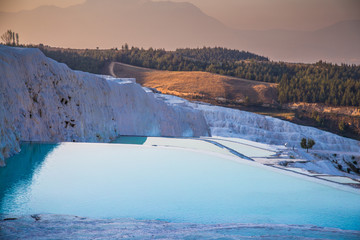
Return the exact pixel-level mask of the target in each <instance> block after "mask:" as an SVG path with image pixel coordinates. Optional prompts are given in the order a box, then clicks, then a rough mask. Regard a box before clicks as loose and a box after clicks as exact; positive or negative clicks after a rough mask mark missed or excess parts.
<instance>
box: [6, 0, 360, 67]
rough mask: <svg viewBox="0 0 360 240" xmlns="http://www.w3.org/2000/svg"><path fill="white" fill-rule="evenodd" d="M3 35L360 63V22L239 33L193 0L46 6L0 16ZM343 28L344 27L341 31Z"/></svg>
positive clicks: (56, 42)
mask: <svg viewBox="0 0 360 240" xmlns="http://www.w3.org/2000/svg"><path fill="white" fill-rule="evenodd" d="M0 19H1V20H2V24H1V26H0V32H5V31H6V30H7V29H12V30H14V31H16V32H18V33H19V34H20V41H21V42H26V43H35V44H37V43H44V44H47V45H51V46H59V47H70V48H96V47H100V48H112V47H120V46H121V45H123V44H124V43H126V42H127V43H129V44H130V45H134V46H142V47H145V48H149V47H154V48H164V49H168V50H174V49H176V48H186V47H203V46H223V47H227V48H234V49H239V50H245V51H250V52H254V53H257V54H260V55H263V56H267V57H269V58H271V59H272V60H275V61H287V62H305V63H312V62H317V61H319V60H324V61H327V62H333V63H347V64H360V57H359V56H360V47H359V46H358V45H359V44H357V42H359V39H360V37H359V32H360V31H358V29H360V21H359V20H348V21H342V22H339V23H336V24H334V25H330V26H328V27H325V28H322V29H318V30H316V31H289V30H279V29H277V30H262V31H261V30H237V29H232V28H230V27H227V26H226V25H224V24H223V23H222V22H220V21H219V20H217V19H215V18H214V17H211V16H208V15H206V14H205V13H204V12H203V11H202V10H201V9H200V8H198V7H196V6H195V5H193V4H191V3H188V2H171V1H166V2H153V1H148V0H145V1H144V0H137V1H129V0H121V1H114V0H106V1H98V0H91V1H87V2H85V3H83V4H79V5H73V6H70V7H68V8H59V7H53V6H43V7H40V8H37V9H34V10H28V11H23V12H18V13H0ZM338 24H340V25H341V26H340V27H338Z"/></svg>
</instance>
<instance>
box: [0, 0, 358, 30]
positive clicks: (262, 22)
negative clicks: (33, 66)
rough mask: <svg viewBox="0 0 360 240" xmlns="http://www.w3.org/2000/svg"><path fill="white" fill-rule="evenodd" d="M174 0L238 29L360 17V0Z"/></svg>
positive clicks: (69, 1)
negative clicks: (185, 3)
mask: <svg viewBox="0 0 360 240" xmlns="http://www.w3.org/2000/svg"><path fill="white" fill-rule="evenodd" d="M100 1H101V0H100ZM154 1H160V0H154ZM172 1H177V2H186V1H187V2H191V3H193V4H194V5H196V6H198V7H199V8H200V9H201V10H202V11H204V12H205V13H206V14H208V15H210V16H212V17H215V18H217V19H218V20H220V21H221V22H223V23H224V24H225V25H227V26H229V27H232V28H237V29H256V30H267V29H287V30H292V29H293V30H316V29H319V28H322V27H325V26H328V25H331V24H333V23H336V22H338V21H342V20H349V19H360V0H172ZM83 2H85V0H0V10H1V11H10V12H14V11H21V10H29V9H33V8H36V7H39V6H41V5H55V6H58V7H67V6H70V5H75V4H79V3H83Z"/></svg>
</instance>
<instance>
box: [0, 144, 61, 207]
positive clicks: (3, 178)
mask: <svg viewBox="0 0 360 240" xmlns="http://www.w3.org/2000/svg"><path fill="white" fill-rule="evenodd" d="M57 146H58V144H38V143H22V144H21V152H20V153H19V154H16V155H14V156H12V157H11V158H9V159H7V161H6V167H4V168H0V213H2V212H3V211H2V210H3V205H4V202H3V201H4V196H5V194H7V193H11V192H13V191H14V190H15V189H20V188H21V189H24V188H27V187H28V186H30V185H31V182H32V178H33V177H34V175H35V174H36V172H37V171H39V169H40V168H41V165H42V164H43V162H44V160H45V158H46V156H47V155H49V154H50V153H51V152H52V151H53V150H54V149H55V148H56V147H57Z"/></svg>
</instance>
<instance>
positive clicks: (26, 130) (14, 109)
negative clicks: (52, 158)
mask: <svg viewBox="0 0 360 240" xmlns="http://www.w3.org/2000/svg"><path fill="white" fill-rule="evenodd" d="M0 103H1V104H0V133H1V134H0V138H1V144H0V161H2V160H3V159H4V158H6V157H9V156H10V155H12V154H13V153H15V152H17V151H19V150H20V148H19V141H43V142H59V141H84V142H108V141H111V140H112V139H114V138H115V137H116V136H118V135H143V136H176V137H183V136H186V137H190V136H208V135H209V129H208V127H207V124H206V121H205V119H204V117H203V115H202V114H201V113H200V111H197V110H194V109H192V108H190V107H187V106H174V107H173V106H170V105H168V104H166V103H164V102H163V101H161V100H159V99H156V98H155V97H154V95H153V93H150V92H146V91H144V89H143V88H142V87H141V86H140V85H138V84H136V83H134V82H133V81H127V80H122V79H114V78H108V77H105V76H99V75H94V74H89V73H85V72H80V71H73V70H71V69H69V68H68V67H67V66H66V65H65V64H61V63H58V62H56V61H54V60H52V59H49V58H47V57H45V56H44V55H43V54H42V52H41V51H40V50H38V49H24V48H13V47H6V46H0ZM2 164H4V162H3V161H2Z"/></svg>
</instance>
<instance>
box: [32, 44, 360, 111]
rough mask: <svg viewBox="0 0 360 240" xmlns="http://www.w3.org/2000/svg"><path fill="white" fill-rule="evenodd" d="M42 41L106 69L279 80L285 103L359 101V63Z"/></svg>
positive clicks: (74, 62)
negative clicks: (122, 66)
mask: <svg viewBox="0 0 360 240" xmlns="http://www.w3.org/2000/svg"><path fill="white" fill-rule="evenodd" d="M30 47H38V48H40V50H41V51H43V52H44V54H45V55H46V56H48V57H50V58H53V59H55V60H57V61H59V62H64V63H66V64H67V65H68V66H69V67H70V68H72V69H76V70H82V71H87V72H92V73H102V71H103V69H104V67H105V66H106V64H107V63H109V62H111V61H118V62H123V63H127V64H131V65H135V66H140V67H147V68H153V69H158V70H169V71H206V72H211V73H217V74H222V75H228V76H233V77H239V78H245V79H249V80H256V81H264V82H272V83H278V84H279V86H278V100H279V102H280V103H288V102H299V101H301V102H308V103H325V104H327V105H333V106H360V66H357V65H346V64H341V65H337V64H330V63H326V62H322V61H319V62H317V63H315V64H300V63H299V64H298V63H284V62H274V61H269V59H268V58H266V57H262V56H259V55H256V54H252V53H249V52H244V51H238V50H231V49H226V48H219V47H216V48H208V47H204V48H195V49H190V48H187V49H177V50H175V51H165V50H164V49H153V48H149V49H143V48H137V47H131V48H129V46H128V45H127V44H125V45H124V46H122V48H121V49H117V48H113V49H106V50H99V49H85V50H75V49H56V48H51V47H47V46H43V45H36V46H30Z"/></svg>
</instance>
